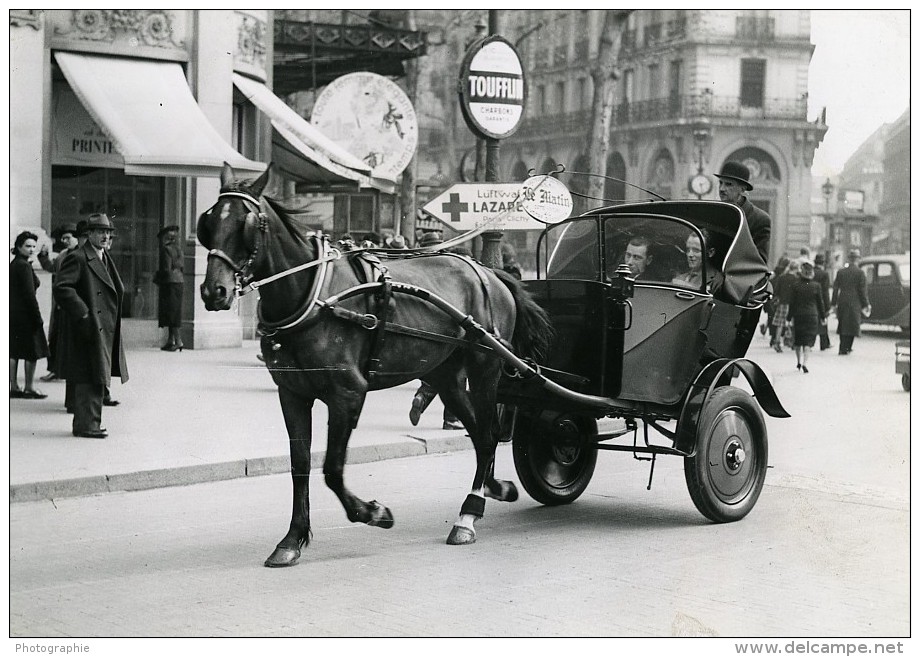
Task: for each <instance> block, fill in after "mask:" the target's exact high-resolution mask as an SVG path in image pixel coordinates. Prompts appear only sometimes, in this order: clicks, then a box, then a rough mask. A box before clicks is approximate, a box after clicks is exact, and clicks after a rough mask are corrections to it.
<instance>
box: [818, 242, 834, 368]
mask: <svg viewBox="0 0 920 657" xmlns="http://www.w3.org/2000/svg"><path fill="white" fill-rule="evenodd" d="M815 283H817V284H818V285H820V286H821V300H822V301H824V310H825V317H826V316H827V315H828V314H830V312H831V275H830V274H828V273H827V270H826V269H825V268H824V256H823V255H822V254H820V253H819V254H817V255H816V256H815ZM818 338H819V339H820V341H821V351H824V350H825V349H830V346H831V339H830V336H829V335H828V334H827V322H824V323H823V324H821V327H820V331H819V333H818Z"/></svg>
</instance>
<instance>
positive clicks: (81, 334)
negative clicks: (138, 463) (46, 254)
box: [54, 214, 128, 438]
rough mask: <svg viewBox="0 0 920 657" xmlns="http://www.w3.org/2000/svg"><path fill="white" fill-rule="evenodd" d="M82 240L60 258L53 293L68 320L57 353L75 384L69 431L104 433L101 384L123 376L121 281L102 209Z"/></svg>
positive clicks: (92, 218) (84, 434)
mask: <svg viewBox="0 0 920 657" xmlns="http://www.w3.org/2000/svg"><path fill="white" fill-rule="evenodd" d="M87 231H88V238H87V242H86V243H85V244H84V245H83V246H82V247H80V248H78V249H76V250H75V251H74V252H73V254H71V255H70V256H69V257H68V258H66V259H65V260H64V262H63V263H62V264H61V269H60V271H59V272H58V278H57V281H56V282H55V284H54V298H55V301H56V302H57V303H59V304H60V305H61V309H62V310H63V311H64V312H66V313H67V315H68V318H69V319H70V320H71V323H72V324H71V329H70V330H69V331H68V332H67V340H66V343H65V344H64V350H63V353H62V363H63V370H64V371H63V374H64V377H65V378H66V379H67V380H68V381H72V382H73V384H74V409H73V410H74V417H73V434H74V435H75V436H79V437H83V438H105V437H106V436H107V435H108V433H107V432H106V430H105V429H104V428H103V427H102V426H101V422H102V405H103V398H104V395H105V389H106V387H107V386H108V385H109V383H110V382H111V377H112V376H119V377H121V380H122V383H125V382H127V380H128V366H127V362H126V359H125V352H124V345H123V344H122V340H121V308H122V302H123V299H124V284H123V283H122V280H121V276H119V274H118V270H117V268H116V267H115V263H114V262H113V260H112V258H111V257H110V256H109V254H108V248H107V247H108V245H109V244H110V243H111V241H112V233H114V231H115V226H114V225H113V224H112V221H111V219H109V217H108V216H107V215H105V214H93V215H91V216H90V217H89V220H88V222H87Z"/></svg>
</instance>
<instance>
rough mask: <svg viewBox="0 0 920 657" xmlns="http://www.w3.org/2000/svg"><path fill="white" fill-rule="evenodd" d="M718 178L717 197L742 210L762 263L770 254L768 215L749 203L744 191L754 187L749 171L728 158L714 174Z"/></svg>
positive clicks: (739, 163) (770, 222) (769, 221)
mask: <svg viewBox="0 0 920 657" xmlns="http://www.w3.org/2000/svg"><path fill="white" fill-rule="evenodd" d="M716 178H718V179H719V198H720V199H721V200H723V201H725V202H726V203H733V204H734V205H737V206H738V207H739V208H741V211H742V212H744V218H745V220H746V221H747V226H748V230H749V231H750V233H751V237H752V238H753V240H754V244H755V245H757V252H758V253H760V257H761V258H762V259H763V261H764V263H766V262H767V257H768V256H769V255H770V226H771V224H772V221H771V220H770V215H768V214H767V213H766V212H764V211H763V210H761V209H760V208H758V207H757V206H756V205H754V204H753V203H751V201H750V200H749V199H748V197H747V196H745V195H744V193H745V192H749V191H751V190H752V189H754V185H752V184H751V182H750V179H751V171H750V169H748V168H747V167H746V166H745V165H744V164H742V163H741V162H734V161H732V160H729V161H728V162H726V163H725V164H723V165H722V171H720V172H719V173H717V174H716Z"/></svg>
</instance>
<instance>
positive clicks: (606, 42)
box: [586, 9, 632, 199]
mask: <svg viewBox="0 0 920 657" xmlns="http://www.w3.org/2000/svg"><path fill="white" fill-rule="evenodd" d="M630 13H632V10H628V11H627V10H613V9H607V10H605V11H604V27H603V29H602V30H601V40H600V48H599V49H598V54H597V61H596V63H595V65H594V67H593V68H592V69H591V80H592V81H593V83H594V98H593V102H592V106H591V132H590V133H589V134H588V145H587V146H588V147H587V149H586V150H587V152H588V156H589V158H590V168H589V171H590V172H591V173H599V174H603V175H607V153H608V151H609V149H610V120H611V118H612V116H613V105H614V91H615V89H616V81H617V79H618V78H619V71H618V70H617V61H618V59H619V52H620V43H621V40H622V36H623V30H624V29H625V28H626V19H627V18H628V17H629V14H630ZM588 180H589V184H588V192H587V193H588V195H589V196H591V197H593V198H594V199H602V198H604V179H603V178H598V177H596V176H591V177H590V178H589V179H588Z"/></svg>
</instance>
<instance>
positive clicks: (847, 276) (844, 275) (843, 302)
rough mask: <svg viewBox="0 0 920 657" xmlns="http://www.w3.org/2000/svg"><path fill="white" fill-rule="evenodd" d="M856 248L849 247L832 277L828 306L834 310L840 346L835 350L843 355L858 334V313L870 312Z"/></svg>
mask: <svg viewBox="0 0 920 657" xmlns="http://www.w3.org/2000/svg"><path fill="white" fill-rule="evenodd" d="M859 259H860V252H859V249H850V252H849V253H848V254H847V260H848V262H847V264H846V266H845V267H844V268H843V269H841V270H840V271H839V272H837V276H836V278H834V297H833V299H831V306H833V307H835V308H836V309H837V310H836V312H837V334H838V335H839V336H840V348H839V349H838V351H837V353H838V354H839V355H841V356H846V355H847V354H849V353H850V352H851V351H853V339H854V338H858V337H859V335H860V327H859V325H860V322H861V321H862V316H861V315H865V316H866V317H868V316H869V315H870V314H872V307H871V306H870V305H869V295H868V291H867V289H866V274H865V272H863V270H862V269H860V268H859Z"/></svg>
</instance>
